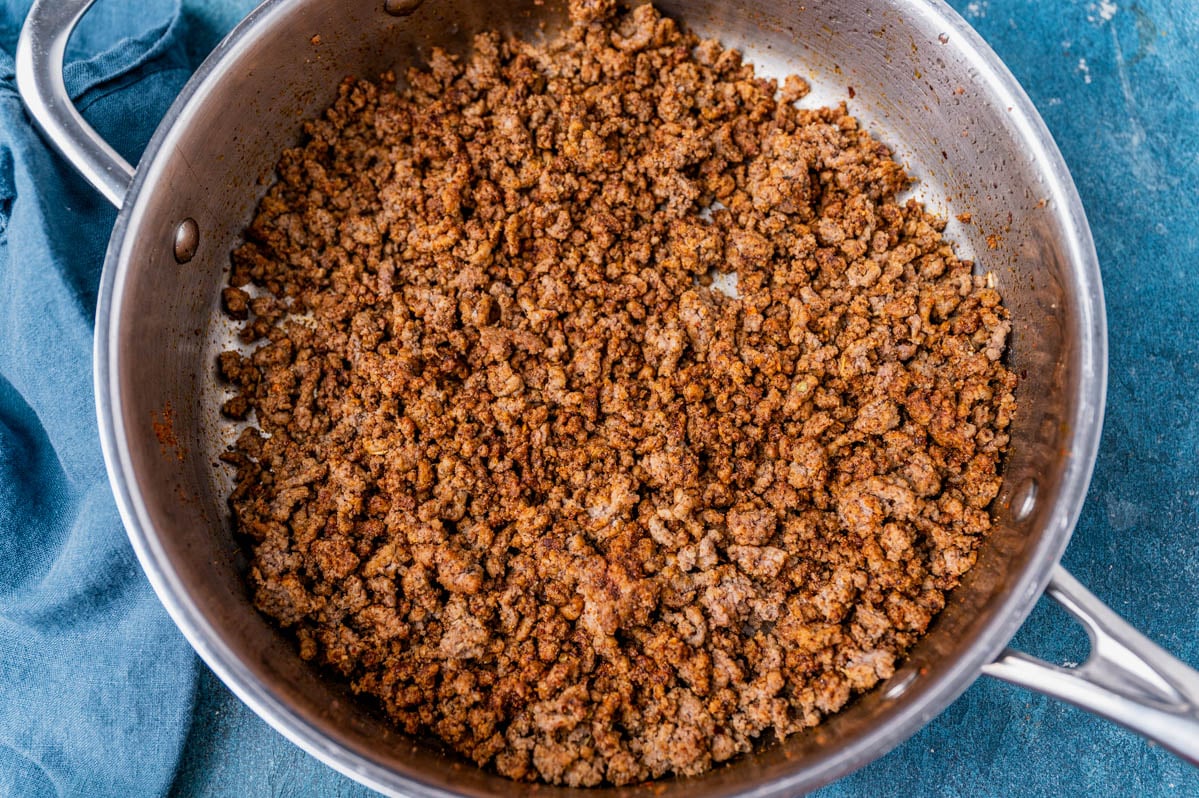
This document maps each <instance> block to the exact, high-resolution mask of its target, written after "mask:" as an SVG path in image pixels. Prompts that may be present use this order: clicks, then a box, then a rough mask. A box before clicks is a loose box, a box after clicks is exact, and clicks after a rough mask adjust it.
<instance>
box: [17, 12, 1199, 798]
mask: <svg viewBox="0 0 1199 798" xmlns="http://www.w3.org/2000/svg"><path fill="white" fill-rule="evenodd" d="M27 5H28V0H24V1H22V0H9V1H8V2H7V3H4V2H0V796H10V795H11V796H20V797H21V798H24V796H37V797H38V798H40V797H41V796H45V795H59V796H89V798H90V797H91V796H95V797H96V798H105V797H106V796H114V797H117V796H121V797H123V796H163V795H173V796H180V797H181V798H190V797H192V796H267V795H270V796H298V797H300V798H310V797H312V798H316V797H317V796H321V797H323V796H354V797H355V798H359V797H360V796H361V797H362V798H365V797H366V796H370V795H373V793H372V792H371V791H369V790H367V789H366V788H363V787H360V786H359V785H356V784H354V783H353V782H351V781H349V780H348V779H346V778H344V777H342V776H340V775H339V774H337V773H335V772H334V771H332V770H330V769H328V768H327V767H325V766H324V765H322V764H320V763H319V762H317V761H316V760H315V759H312V758H311V757H309V756H307V755H306V754H304V753H303V752H302V751H300V750H299V749H297V748H296V747H295V746H293V745H292V744H291V743H289V742H287V741H286V740H285V739H283V738H282V737H281V736H280V735H278V734H276V733H275V732H274V731H272V730H271V729H270V728H269V727H267V726H266V724H265V723H263V722H262V721H261V720H260V719H258V718H257V717H256V716H254V715H253V714H252V713H251V712H250V711H249V710H248V709H246V708H245V707H244V706H243V705H242V704H241V703H240V702H238V701H237V699H235V698H234V697H233V696H232V695H231V694H230V693H229V692H228V691H227V690H226V689H225V688H224V687H223V685H221V684H220V682H219V681H217V680H216V679H215V677H213V676H212V674H211V672H210V671H208V669H207V668H205V667H204V666H203V665H201V664H198V663H197V661H196V659H195V656H194V655H193V654H192V653H191V651H190V649H189V648H188V647H187V644H186V643H185V642H184V641H183V639H182V637H181V636H180V635H179V634H178V632H177V631H176V630H175V629H174V626H173V625H172V624H171V622H170V620H169V619H168V618H167V616H166V613H165V612H164V611H163V610H162V609H161V607H160V606H159V604H158V602H157V600H156V598H155V597H154V596H153V593H152V592H151V590H150V588H149V586H148V584H147V583H146V580H145V578H144V576H143V575H142V574H141V571H140V569H139V568H138V566H137V563H136V561H135V559H134V557H133V554H132V551H131V550H130V548H129V546H128V544H127V542H126V540H125V536H124V532H123V531H122V529H121V524H120V520H119V518H118V517H117V514H116V510H115V507H114V505H113V502H112V499H111V497H110V495H109V491H108V486H107V482H106V479H105V477H104V468H103V463H102V461H101V457H100V450H99V442H98V439H97V434H96V428H95V420H94V415H95V414H94V411H93V398H92V388H91V333H92V324H93V314H94V303H95V293H96V286H97V283H98V279H99V270H100V266H101V263H102V260H103V251H104V246H105V242H106V241H107V238H108V234H109V230H110V228H111V225H112V221H113V218H114V215H115V212H114V211H113V210H112V209H111V208H110V207H109V206H108V205H107V204H106V203H105V202H104V201H103V200H102V199H101V198H100V197H99V196H98V195H97V194H96V193H95V192H94V191H93V190H92V189H91V188H90V187H88V186H87V185H86V184H84V183H83V181H82V180H80V179H79V178H77V177H76V176H75V175H74V173H73V172H72V171H71V169H70V167H68V166H67V165H66V164H64V163H63V162H62V161H61V159H59V158H58V157H57V156H56V155H54V154H53V153H52V151H50V150H49V149H48V148H47V147H46V145H45V144H44V143H43V142H42V140H41V139H40V138H39V137H38V136H37V135H36V134H35V133H34V132H33V131H32V129H31V128H30V126H29V122H28V120H27V118H26V117H25V116H24V114H23V111H22V110H21V107H20V104H19V100H18V99H17V97H16V94H15V89H14V85H13V81H12V61H11V57H10V56H9V54H11V52H12V51H13V47H14V45H15V41H16V35H17V31H18V30H19V26H20V23H21V21H22V20H23V18H24V11H25V8H26V7H27ZM952 5H954V6H955V7H956V8H957V9H958V10H959V11H960V12H961V13H962V14H963V15H964V16H966V18H967V19H968V20H969V21H970V22H971V24H973V25H974V26H975V27H976V28H977V29H978V30H979V31H980V32H981V33H982V34H983V36H984V37H985V38H986V39H987V40H988V41H989V42H990V43H991V45H992V46H993V47H995V48H996V50H997V51H998V52H999V54H1000V55H1001V56H1002V57H1003V58H1004V59H1005V61H1006V62H1007V64H1008V65H1009V67H1010V68H1011V69H1012V71H1013V72H1014V73H1015V74H1016V76H1017V78H1019V79H1020V81H1021V83H1022V84H1023V85H1024V87H1025V88H1026V89H1027V90H1028V92H1029V94H1030V95H1031V96H1032V98H1033V100H1034V102H1035V103H1036V105H1037V107H1038V108H1039V109H1040V111H1041V113H1042V114H1043V116H1044V117H1045V120H1046V122H1047V124H1048V125H1049V127H1050V129H1051V130H1052V132H1053V133H1054V135H1055V137H1056V139H1057V141H1058V143H1059V146H1060V147H1061V148H1062V151H1063V154H1064V156H1065V158H1066V161H1067V163H1068V165H1069V166H1070V169H1071V171H1072V173H1073V175H1074V178H1075V180H1076V182H1077V183H1078V186H1079V191H1080V194H1081V195H1082V197H1083V200H1084V204H1085V205H1086V208H1087V212H1088V215H1089V218H1090V221H1091V224H1092V227H1093V230H1094V234H1095V238H1096V243H1097V245H1098V249H1099V253H1100V260H1101V264H1102V267H1103V277H1104V283H1105V288H1106V292H1107V308H1108V314H1109V324H1110V326H1111V385H1110V388H1109V396H1108V415H1107V422H1106V428H1105V432H1104V438H1103V443H1102V449H1101V453H1100V457H1099V462H1098V464H1097V467H1096V474H1095V479H1094V482H1093V485H1092V489H1091V492H1090V496H1089V498H1088V503H1087V506H1086V509H1085V510H1084V513H1083V517H1082V520H1081V522H1080V524H1079V527H1078V530H1077V532H1076V534H1075V537H1074V540H1073V542H1072V544H1071V546H1070V549H1069V550H1068V551H1067V554H1066V557H1065V564H1066V565H1067V567H1069V568H1070V569H1071V570H1072V571H1074V573H1075V574H1076V575H1077V576H1079V577H1080V579H1081V580H1082V581H1083V582H1084V583H1085V584H1087V585H1088V586H1089V587H1091V588H1092V589H1093V590H1094V591H1095V592H1096V593H1098V594H1099V595H1100V597H1101V598H1103V599H1104V600H1106V601H1108V602H1109V603H1110V604H1111V605H1112V606H1113V607H1114V608H1115V609H1116V610H1117V611H1119V612H1121V613H1122V614H1124V615H1125V616H1126V617H1127V618H1128V619H1129V620H1130V621H1132V622H1133V623H1134V624H1136V625H1137V626H1139V627H1140V628H1142V629H1143V630H1144V631H1145V632H1146V633H1148V634H1149V635H1150V636H1151V637H1153V638H1155V639H1156V640H1158V641H1159V642H1161V643H1162V644H1163V645H1165V646H1166V647H1167V648H1169V649H1171V650H1172V651H1174V652H1176V653H1178V654H1179V655H1180V656H1182V657H1183V658H1184V659H1186V660H1187V661H1189V662H1191V663H1192V664H1199V544H1197V543H1196V541H1197V540H1199V533H1197V532H1196V530H1199V494H1197V492H1196V488H1195V485H1196V484H1199V456H1197V454H1199V412H1197V411H1196V407H1197V406H1199V399H1197V398H1196V397H1199V334H1197V333H1196V330H1197V329H1199V324H1197V322H1199V271H1197V270H1196V265H1197V264H1199V235H1197V234H1196V232H1195V231H1196V229H1199V193H1197V191H1196V189H1197V188H1199V158H1196V153H1197V152H1199V110H1197V109H1199V10H1197V9H1196V7H1195V6H1194V5H1193V4H1190V3H1176V2H1170V0H1139V2H1137V3H1131V2H1129V3H1125V2H1124V1H1123V0H1103V2H1092V1H1091V0H1063V1H1062V2H1060V3H1041V2H1038V0H952ZM251 6H252V2H251V0H182V2H180V0H151V1H150V2H146V0H139V2H134V1H133V0H99V2H98V3H97V4H96V5H95V6H94V7H93V9H92V11H90V12H89V13H88V15H87V17H86V18H85V21H84V23H83V26H82V28H81V30H80V31H79V33H78V34H77V35H76V36H75V37H74V38H73V39H72V43H71V47H70V49H69V51H68V61H69V62H70V66H69V67H68V69H67V80H68V85H69V87H70V89H71V91H72V95H73V96H74V98H75V100H76V102H77V103H78V104H79V106H80V107H81V108H82V109H83V111H84V115H85V116H86V117H87V118H88V119H89V121H91V123H92V124H93V125H95V126H96V127H97V129H99V130H100V131H101V133H103V134H104V135H105V136H106V137H108V138H109V140H110V141H112V142H113V143H114V145H115V146H116V147H117V149H118V150H119V151H121V152H122V154H124V155H125V156H126V157H127V158H129V159H130V161H131V162H136V160H137V155H138V154H139V153H140V152H141V149H142V148H143V147H144V144H145V142H146V140H147V139H148V138H149V136H150V134H151V132H152V131H153V128H154V126H155V125H156V124H157V121H158V119H159V118H160V117H161V115H162V113H163V112H164V111H165V110H166V108H167V106H168V105H169V103H170V101H171V99H172V98H173V97H174V95H175V93H176V92H177V91H178V90H179V88H180V87H181V86H182V85H183V83H184V81H185V80H186V77H187V75H188V74H189V72H190V70H191V69H193V68H194V67H195V66H196V65H197V63H198V60H199V59H200V58H202V57H203V55H204V54H205V53H206V52H207V51H208V49H209V48H210V47H211V46H212V44H213V43H214V42H215V40H216V39H217V38H219V36H220V35H222V34H223V33H224V32H225V31H227V30H228V29H229V28H230V27H231V26H232V25H233V24H234V23H235V22H236V21H237V20H238V19H239V18H240V17H241V16H242V15H243V14H244V13H245V12H247V11H248V10H249V9H250V7H251ZM131 9H136V11H137V13H136V14H131V13H130V10H131ZM1015 643H1016V644H1017V645H1019V646H1021V647H1023V648H1025V649H1027V650H1030V651H1032V652H1033V653H1036V654H1039V655H1042V656H1045V657H1046V658H1049V659H1052V660H1054V661H1067V660H1073V661H1078V660H1080V659H1081V658H1083V657H1085V654H1086V644H1085V638H1084V636H1083V635H1082V633H1081V632H1080V631H1079V630H1078V629H1077V628H1076V627H1074V626H1072V625H1071V624H1070V622H1069V621H1067V620H1066V618H1065V616H1064V614H1063V613H1061V612H1060V611H1058V610H1056V609H1055V608H1053V607H1052V606H1051V605H1050V604H1049V603H1048V602H1042V604H1041V605H1040V607H1039V608H1038V609H1037V611H1036V612H1035V613H1034V614H1033V616H1032V617H1031V618H1030V619H1029V621H1028V622H1027V623H1026V624H1025V626H1024V628H1023V629H1022V630H1021V632H1020V634H1019V635H1018V636H1017V638H1016V641H1015ZM1082 794H1087V795H1143V796H1199V771H1197V770H1195V769H1193V768H1190V767H1189V766H1187V765H1185V764H1183V763H1182V762H1181V761H1180V760H1178V759H1176V758H1175V757H1173V756H1171V755H1169V754H1167V753H1165V752H1163V751H1162V750H1161V749H1159V748H1157V747H1155V746H1152V745H1150V744H1147V743H1145V742H1144V741H1143V740H1141V739H1140V738H1137V737H1136V736H1134V735H1132V734H1130V733H1128V732H1125V731H1123V730H1121V729H1118V728H1116V727H1114V726H1111V725H1110V724H1107V723H1106V722H1104V721H1101V720H1098V719H1096V718H1093V717H1091V716H1088V715H1086V714H1085V713H1082V712H1079V711H1078V710H1075V709H1072V708H1070V707H1068V706H1065V705H1063V704H1060V703H1058V702H1055V701H1052V700H1049V699H1045V698H1042V697H1040V696H1037V695H1034V694H1031V693H1028V692H1025V691H1022V690H1019V689H1017V688H1013V687H1010V686H1008V685H1004V684H1001V683H998V682H995V681H993V680H989V679H980V680H979V682H978V683H976V684H975V685H974V686H973V687H972V688H971V689H970V690H969V691H967V693H966V694H965V695H963V696H962V698H961V699H959V700H958V701H957V702H956V703H955V704H954V705H953V706H951V707H950V708H949V709H948V710H947V711H946V712H945V713H944V714H942V716H941V717H939V718H937V719H935V720H934V721H933V722H932V723H930V724H929V725H928V726H927V727H926V728H925V729H923V730H922V731H920V732H919V733H918V734H917V735H916V736H915V737H913V738H912V739H911V740H910V741H908V742H907V743H905V744H903V745H901V746H900V747H899V748H897V749H896V750H895V751H894V752H892V753H891V754H889V755H887V756H886V757H883V758H882V759H881V760H879V761H877V762H875V763H873V764H871V765H869V766H868V767H866V768H864V769H863V770H861V771H859V772H857V773H855V774H853V775H851V776H849V777H847V778H846V779H843V780H841V781H840V782H837V783H836V784H834V785H831V786H829V787H827V788H825V789H824V790H822V791H820V793H819V795H820V796H821V798H849V797H850V796H877V795H883V796H887V795H917V796H963V795H965V796H1007V795H1028V796H1060V795H1082Z"/></svg>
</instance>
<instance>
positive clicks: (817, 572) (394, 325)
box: [220, 0, 1015, 785]
mask: <svg viewBox="0 0 1199 798" xmlns="http://www.w3.org/2000/svg"><path fill="white" fill-rule="evenodd" d="M572 16H573V19H574V24H573V26H572V27H571V28H570V29H569V30H568V31H566V32H565V33H564V34H562V35H561V36H559V37H556V38H554V39H552V40H551V41H547V42H545V43H542V44H538V45H531V44H529V43H525V42H521V41H508V40H503V39H501V38H500V37H498V36H496V35H482V36H479V37H478V38H477V39H476V40H475V45H474V48H473V51H472V53H471V55H470V56H469V57H468V58H465V59H463V60H459V59H456V58H453V57H451V56H449V55H447V54H445V53H443V52H440V51H434V52H433V54H432V56H431V58H430V63H429V67H428V69H427V70H425V71H413V72H411V73H410V74H409V75H408V76H407V82H406V84H404V86H403V88H400V87H399V86H397V85H396V83H395V82H394V79H393V78H392V77H391V76H384V78H383V79H382V80H381V82H379V83H372V82H369V81H365V80H354V79H347V80H346V81H345V82H344V83H343V84H342V86H341V90H340V94H339V97H338V99H337V101H336V102H335V103H334V105H333V106H332V107H331V108H330V109H329V110H328V111H327V112H326V113H325V114H324V116H323V117H322V118H321V119H319V120H316V121H314V122H311V123H310V124H308V125H307V128H306V130H307V136H306V143H304V144H303V146H301V147H298V148H296V149H292V150H288V151H287V152H285V153H284V154H283V156H282V159H281V161H280V162H279V166H278V182H277V183H276V184H275V185H274V186H273V187H272V188H271V189H270V192H269V193H268V194H267V196H266V198H265V199H264V200H263V201H262V203H261V206H260V207H259V209H258V214H257V217H256V218H255V219H254V222H253V224H252V225H251V226H250V228H249V229H248V230H247V231H246V243H245V245H244V246H241V247H240V248H239V249H238V250H237V251H236V252H234V253H233V269H232V273H231V277H230V288H228V289H226V290H225V292H224V296H223V301H224V304H225V307H226V308H227V309H228V311H229V313H230V315H232V316H233V317H234V318H244V319H247V320H246V321H245V322H244V330H243V338H244V340H245V341H247V342H252V343H254V345H255V346H256V348H255V350H254V352H253V354H252V355H251V356H249V357H244V356H242V355H240V354H238V353H236V352H227V353H225V354H224V355H223V356H222V357H221V361H220V369H221V373H222V374H223V376H224V377H225V378H226V379H227V380H229V381H230V382H231V383H233V384H234V385H235V386H236V387H237V389H238V393H237V395H236V396H235V397H234V398H232V399H231V400H230V401H229V403H228V404H227V406H226V413H227V414H228V415H230V416H233V417H238V418H241V417H246V416H247V415H248V414H249V413H250V412H251V411H252V412H253V420H254V421H253V423H254V425H256V426H252V427H251V428H249V429H248V430H247V431H246V432H245V433H244V434H243V435H242V436H241V438H240V440H239V441H238V443H237V445H236V447H235V448H234V449H233V450H232V451H231V452H230V453H229V454H228V455H227V456H226V459H227V460H228V461H229V462H230V463H233V464H234V465H236V467H237V487H236V489H235V490H234V492H233V494H232V496H231V498H230V504H231V506H232V508H233V511H234V514H235V518H236V524H237V528H238V529H239V530H240V531H241V532H242V533H244V535H246V536H247V540H248V541H249V543H250V545H251V548H252V555H253V567H252V570H251V580H252V589H253V593H254V597H255V601H256V604H257V606H258V607H259V608H260V609H261V610H262V611H263V612H264V613H266V614H267V615H269V616H271V617H272V618H274V619H275V620H277V621H278V623H280V624H281V625H283V626H284V627H287V628H290V629H292V630H294V632H295V635H296V637H297V638H298V642H299V649H300V653H301V655H302V656H303V657H304V658H306V659H311V660H314V661H316V662H318V663H320V664H321V665H323V666H326V667H328V668H330V669H332V670H334V671H336V672H337V673H339V674H341V675H342V676H344V677H345V678H346V679H347V680H349V682H350V683H351V684H352V685H353V687H354V689H355V690H357V691H359V692H361V693H363V694H367V695H370V696H373V697H374V698H375V699H377V700H378V702H379V704H380V705H381V706H382V707H383V708H384V710H385V711H386V712H387V714H388V715H390V716H391V717H392V718H393V719H394V720H395V722H396V723H397V724H398V725H399V726H401V727H402V728H404V729H406V730H408V731H410V732H413V733H426V732H431V733H433V734H436V735H438V736H439V737H441V738H442V739H443V740H445V741H446V742H447V743H448V744H449V745H450V746H452V747H453V748H455V749H457V750H459V751H461V752H462V753H463V754H465V755H466V756H468V757H470V758H471V759H473V760H475V761H476V762H478V763H479V764H480V765H485V766H489V767H491V768H494V769H495V770H497V771H498V772H500V773H502V774H504V775H507V776H511V777H512V778H516V779H544V780H546V781H549V782H554V783H565V784H572V785H593V784H599V783H602V782H608V783H614V784H626V783H629V782H636V781H639V780H642V779H646V778H651V777H656V776H661V775H663V774H667V773H671V772H673V773H679V774H696V773H700V772H702V771H704V770H706V769H708V768H710V767H712V765H713V764H714V763H717V762H721V761H723V760H726V759H728V758H730V757H732V756H734V755H736V754H738V753H741V752H745V751H749V750H750V749H751V748H752V747H753V745H754V743H755V740H756V739H757V738H759V737H760V736H761V735H762V734H763V733H764V732H766V731H768V730H770V731H772V732H773V734H774V736H776V737H778V738H783V737H786V736H787V735H790V734H793V733H795V732H796V731H798V730H800V729H803V728H805V727H809V726H812V725H814V724H816V723H818V722H819V721H820V719H821V718H822V717H823V716H824V715H826V714H828V713H831V712H835V711H837V710H838V709H840V708H841V707H843V706H844V705H845V704H846V702H847V701H848V700H849V699H850V697H851V696H852V695H854V693H856V692H859V691H862V690H867V689H870V688H871V687H873V686H875V684H877V683H878V682H879V680H881V679H886V678H887V677H889V676H890V675H891V674H892V672H893V671H894V669H895V667H896V663H897V662H899V661H900V660H901V659H902V657H903V656H904V654H905V652H906V651H907V650H908V648H909V647H910V646H911V645H912V643H913V642H914V641H915V640H916V639H917V638H918V637H919V636H920V635H921V634H922V633H923V632H925V630H926V628H927V627H928V624H929V622H930V620H931V619H932V618H933V616H934V615H935V614H936V613H937V612H938V611H939V610H940V609H941V608H942V606H943V604H944V595H945V592H946V591H947V590H949V589H950V588H952V587H954V585H956V584H957V582H958V579H959V577H960V576H961V575H962V573H963V572H965V571H966V570H967V569H968V568H970V566H971V564H972V563H973V562H974V559H975V550H976V548H977V547H978V545H979V543H980V540H981V539H982V537H983V536H984V535H985V534H986V533H987V531H988V529H989V527H990V524H991V519H990V516H989V514H988V510H987V507H988V505H989V503H990V502H991V500H992V498H993V497H994V496H995V494H996V491H997V489H998V486H999V477H998V470H999V466H1000V460H1001V457H1002V455H1003V453H1004V450H1005V448H1006V446H1007V443H1008V435H1007V432H1006V430H1007V428H1008V424H1009V420H1010V419H1011V416H1012V412H1013V410H1014V408H1015V403H1014V400H1013V396H1012V390H1013V387H1014V384H1015V379H1014V377H1013V375H1012V373H1011V372H1010V371H1008V370H1007V369H1006V368H1005V367H1004V366H1003V365H1002V363H1001V356H1002V355H1003V352H1004V347H1005V339H1006V336H1007V333H1008V329H1009V324H1008V321H1007V313H1006V311H1005V310H1004V308H1003V307H1002V306H1001V305H1000V297H999V294H998V293H996V291H995V290H994V289H993V288H992V287H989V286H988V282H987V280H986V279H985V278H984V277H979V276H974V275H972V273H971V265H970V264H969V263H968V262H964V261H960V260H958V259H957V258H956V257H955V256H954V253H953V250H952V248H951V247H950V245H949V244H948V243H947V242H945V241H944V240H943V239H942V238H941V235H940V231H941V230H942V229H943V223H942V221H941V220H939V219H937V218H934V217H932V216H930V215H929V214H927V213H926V212H925V211H924V209H923V208H922V207H921V206H920V205H918V204H916V203H915V202H907V203H906V204H899V202H898V201H897V199H896V197H897V194H898V193H899V192H901V191H902V190H903V189H904V188H905V186H906V185H907V183H908V179H907V177H906V176H905V174H904V172H903V171H902V169H901V167H900V166H898V165H897V164H896V163H895V162H894V161H893V160H892V159H891V157H890V153H889V151H888V149H887V148H886V147H885V146H883V145H882V144H880V143H879V142H877V141H875V140H874V139H872V138H871V137H870V136H869V135H868V134H867V133H865V132H864V131H862V130H860V129H859V127H858V124H857V122H856V121H855V120H854V118H853V117H851V116H849V115H848V113H847V112H846V109H845V108H844V107H840V108H831V109H819V110H808V109H800V108H797V107H796V106H795V101H796V100H797V99H800V98H802V97H803V95H804V94H805V93H806V91H807V86H806V84H804V82H803V81H802V80H800V79H798V78H788V79H787V80H786V81H784V83H783V86H782V87H781V89H780V87H779V86H778V85H777V84H776V83H775V82H774V81H772V80H765V79H762V78H758V77H755V76H754V70H753V68H752V67H751V66H748V65H745V64H743V63H742V61H741V58H740V56H739V54H738V53H737V52H735V51H731V50H725V49H723V48H722V47H721V46H720V45H719V44H717V43H716V42H714V41H699V40H698V39H696V38H695V37H693V36H691V35H689V34H687V33H683V32H680V29H679V27H678V26H677V25H676V23H675V22H673V21H671V20H669V19H665V18H662V17H660V16H659V14H658V13H657V12H656V11H655V10H654V9H653V8H651V7H649V6H641V7H639V8H637V9H636V10H635V11H631V12H618V11H615V10H614V9H613V7H612V4H611V3H610V2H609V0H588V2H576V3H575V5H574V7H573V9H572ZM707 211H710V218H709V217H708V214H707ZM728 273H735V274H736V276H737V291H738V295H737V296H736V297H733V296H728V295H725V294H724V293H721V292H720V291H718V290H715V289H714V287H713V284H712V278H713V276H714V275H716V276H718V275H721V274H728ZM250 284H252V285H253V286H254V287H255V288H253V289H252V290H251V291H250V292H247V291H244V290H242V289H243V288H244V287H246V286H247V285H250ZM251 294H253V298H251Z"/></svg>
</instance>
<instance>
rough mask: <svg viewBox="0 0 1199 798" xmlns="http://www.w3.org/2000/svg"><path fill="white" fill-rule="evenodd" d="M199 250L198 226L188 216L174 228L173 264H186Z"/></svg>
mask: <svg viewBox="0 0 1199 798" xmlns="http://www.w3.org/2000/svg"><path fill="white" fill-rule="evenodd" d="M199 248H200V225H198V224H196V220H195V219H193V218H191V217H190V216H189V217H187V218H186V219H184V220H183V221H182V222H180V223H179V226H178V227H176V228H175V262H176V263H187V262H188V261H189V260H191V259H192V258H194V257H195V256H196V250H197V249H199Z"/></svg>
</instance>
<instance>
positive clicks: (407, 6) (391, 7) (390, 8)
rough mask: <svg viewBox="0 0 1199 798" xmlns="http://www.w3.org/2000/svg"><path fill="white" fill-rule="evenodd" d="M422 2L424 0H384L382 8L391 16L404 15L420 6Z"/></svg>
mask: <svg viewBox="0 0 1199 798" xmlns="http://www.w3.org/2000/svg"><path fill="white" fill-rule="evenodd" d="M422 2H424V0H384V2H383V10H384V11H386V12H387V13H388V14H391V15H392V16H393V17H406V16H408V15H409V14H411V13H412V12H413V11H415V10H416V9H418V8H420V4H421V3H422Z"/></svg>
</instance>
